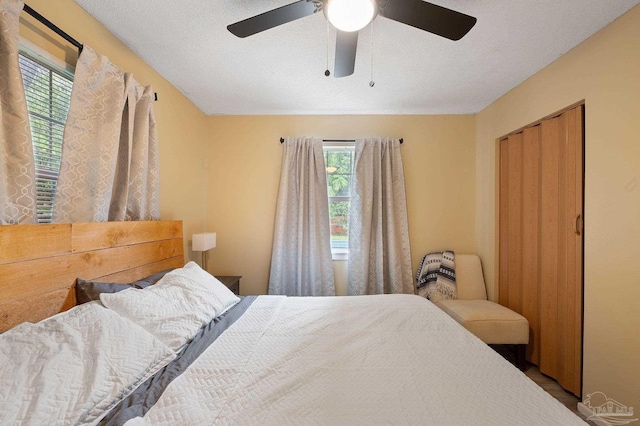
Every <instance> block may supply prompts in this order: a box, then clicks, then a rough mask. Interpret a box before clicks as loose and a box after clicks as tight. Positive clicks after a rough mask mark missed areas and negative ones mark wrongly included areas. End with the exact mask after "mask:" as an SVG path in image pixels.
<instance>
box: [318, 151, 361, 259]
mask: <svg viewBox="0 0 640 426" xmlns="http://www.w3.org/2000/svg"><path fill="white" fill-rule="evenodd" d="M340 148H341V149H345V150H350V151H352V154H353V157H352V163H351V178H353V172H354V170H353V167H354V166H355V161H354V160H355V148H356V141H355V140H339V141H337V140H329V139H323V141H322V151H323V154H326V153H327V152H329V151H336V150H337V149H340ZM325 167H327V165H326V164H325ZM351 183H352V180H351V179H350V180H349V195H346V196H345V195H341V196H330V195H329V194H328V193H327V201H328V203H331V202H332V201H338V202H340V201H347V202H349V203H351ZM328 187H329V174H328V173H327V190H328ZM329 238H330V239H331V237H329ZM347 241H348V231H347ZM331 259H332V260H348V259H349V247H348V246H347V247H331Z"/></svg>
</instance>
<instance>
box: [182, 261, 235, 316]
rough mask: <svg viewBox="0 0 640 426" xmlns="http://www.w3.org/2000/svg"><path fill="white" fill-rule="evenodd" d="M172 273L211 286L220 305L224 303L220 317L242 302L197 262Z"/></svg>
mask: <svg viewBox="0 0 640 426" xmlns="http://www.w3.org/2000/svg"><path fill="white" fill-rule="evenodd" d="M171 273H178V274H181V275H183V276H185V277H188V278H191V279H193V280H194V281H198V282H201V283H204V284H206V285H207V286H209V287H210V289H211V291H213V293H214V294H215V296H216V297H217V298H218V300H219V301H220V303H222V308H223V309H222V311H221V312H218V316H219V315H222V314H223V313H225V312H226V311H228V310H229V309H230V308H232V307H233V306H234V305H235V304H236V303H238V302H239V301H240V298H239V297H238V296H236V295H235V294H234V293H233V292H232V291H231V290H229V287H227V286H226V285H224V284H222V283H221V282H220V281H219V280H218V279H217V278H216V277H214V276H213V275H211V274H210V273H208V272H207V271H205V270H204V269H202V268H201V267H200V265H198V264H197V263H196V262H189V263H187V264H186V265H185V266H184V268H182V269H181V270H180V269H176V270H174V271H172V272H171Z"/></svg>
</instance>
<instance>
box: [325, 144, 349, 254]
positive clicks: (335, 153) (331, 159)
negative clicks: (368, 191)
mask: <svg viewBox="0 0 640 426" xmlns="http://www.w3.org/2000/svg"><path fill="white" fill-rule="evenodd" d="M323 150H324V163H325V166H326V168H327V193H328V195H329V219H330V223H331V253H332V254H333V259H334V260H344V259H346V258H347V255H348V252H349V204H350V200H351V198H350V194H351V178H352V176H353V164H354V163H353V159H354V154H355V142H326V141H325V142H324V144H323Z"/></svg>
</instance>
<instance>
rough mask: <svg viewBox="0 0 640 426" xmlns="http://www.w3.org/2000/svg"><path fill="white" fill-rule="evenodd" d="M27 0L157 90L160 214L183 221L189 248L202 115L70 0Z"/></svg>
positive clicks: (201, 188)
mask: <svg viewBox="0 0 640 426" xmlns="http://www.w3.org/2000/svg"><path fill="white" fill-rule="evenodd" d="M28 4H29V6H31V7H32V8H34V9H35V10H36V11H38V12H39V13H41V14H42V15H43V16H45V17H46V18H47V19H49V20H50V21H52V22H53V23H54V24H56V25H57V26H59V27H60V28H62V29H63V30H64V31H66V32H67V33H69V34H70V35H71V36H72V37H74V38H75V39H76V40H78V41H79V42H80V43H86V44H87V45H89V46H91V47H92V48H93V49H94V50H96V51H97V52H99V53H101V54H103V55H106V56H107V57H108V58H109V59H110V60H111V61H112V62H113V63H115V64H116V65H118V66H120V67H121V68H122V69H124V70H125V71H126V72H130V73H133V75H134V76H135V78H136V80H138V81H139V82H140V83H142V84H145V85H148V84H150V85H152V86H153V89H154V90H155V91H156V92H157V93H158V98H159V101H158V102H156V103H155V105H154V111H155V115H156V120H157V126H158V137H159V144H160V210H161V218H162V219H167V220H169V219H179V220H182V221H184V233H185V236H187V238H185V253H189V252H188V251H187V250H188V240H189V238H188V236H190V235H191V234H192V233H194V232H200V231H202V230H203V229H204V210H205V207H206V200H205V193H206V179H205V168H204V160H203V158H204V149H205V139H206V135H205V120H206V116H205V115H204V114H203V113H202V112H201V111H200V110H199V109H197V108H196V107H195V106H194V105H193V104H192V103H191V102H190V101H189V100H187V98H185V97H184V96H183V95H182V94H181V93H180V92H178V90H176V89H175V88H174V87H173V86H172V85H171V84H169V82H168V81H166V80H165V79H164V78H163V77H162V76H160V75H159V74H158V73H157V72H156V71H154V70H153V69H152V68H151V67H149V66H148V65H147V64H146V63H145V62H144V61H143V60H142V59H140V58H139V57H138V56H137V55H136V54H135V53H133V52H132V51H131V50H129V48H127V47H126V46H125V45H124V44H122V43H121V42H120V41H119V40H118V39H117V38H115V37H114V36H113V35H112V34H111V33H110V32H109V31H107V30H106V29H105V28H104V27H103V26H102V25H101V24H100V23H99V22H98V21H96V20H95V19H93V18H92V17H91V16H90V15H89V14H87V13H86V12H85V11H84V9H82V8H80V7H79V6H78V5H77V4H76V3H75V2H74V1H73V0H55V1H51V0H31V1H29V2H28ZM20 23H21V25H20V35H21V36H23V37H25V38H27V39H28V40H29V41H31V42H32V43H35V44H37V45H38V46H40V47H41V48H43V49H44V50H46V51H47V52H49V53H51V54H52V55H54V56H55V57H58V58H59V59H62V60H65V61H66V62H67V63H71V64H75V62H76V60H77V50H76V49H75V48H74V47H72V46H71V45H70V44H68V43H67V42H66V41H64V40H63V39H62V38H60V37H59V36H57V35H55V34H54V33H53V32H51V31H50V30H48V29H46V28H45V27H44V26H43V25H42V24H40V23H38V22H37V21H35V20H34V19H33V18H31V17H30V16H28V15H27V14H26V13H24V12H23V13H22V15H21V19H20ZM197 257H198V258H199V256H197Z"/></svg>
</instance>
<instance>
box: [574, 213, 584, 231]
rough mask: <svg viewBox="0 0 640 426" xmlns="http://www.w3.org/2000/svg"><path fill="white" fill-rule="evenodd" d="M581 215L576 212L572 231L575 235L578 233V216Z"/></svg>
mask: <svg viewBox="0 0 640 426" xmlns="http://www.w3.org/2000/svg"><path fill="white" fill-rule="evenodd" d="M581 217H582V215H580V214H578V215H577V216H576V220H575V222H574V224H573V232H575V233H576V235H580V218H581Z"/></svg>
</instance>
